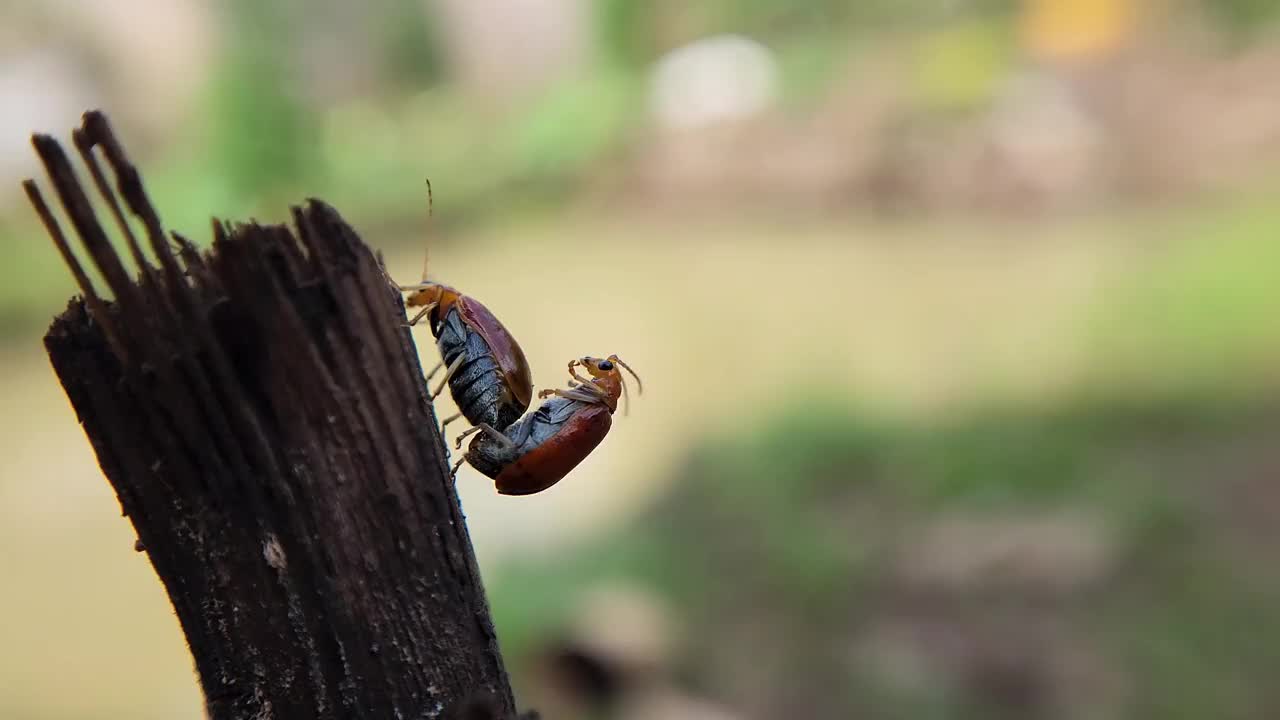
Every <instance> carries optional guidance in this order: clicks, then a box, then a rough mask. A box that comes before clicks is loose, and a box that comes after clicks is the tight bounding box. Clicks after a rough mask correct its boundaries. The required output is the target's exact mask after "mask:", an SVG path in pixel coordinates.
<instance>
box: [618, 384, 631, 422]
mask: <svg viewBox="0 0 1280 720" xmlns="http://www.w3.org/2000/svg"><path fill="white" fill-rule="evenodd" d="M618 383H619V384H620V385H622V415H623V416H624V417H625V416H627V415H630V414H631V396H629V395H627V379H626V378H624V377H623V376H621V375H619V376H618Z"/></svg>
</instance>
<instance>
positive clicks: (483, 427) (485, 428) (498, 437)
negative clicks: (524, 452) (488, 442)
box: [453, 423, 516, 450]
mask: <svg viewBox="0 0 1280 720" xmlns="http://www.w3.org/2000/svg"><path fill="white" fill-rule="evenodd" d="M478 432H483V433H484V434H486V435H488V436H489V437H491V438H493V439H494V441H495V442H497V443H498V444H500V445H502V447H503V449H504V450H510V449H512V448H514V447H515V446H516V444H515V443H514V442H512V441H511V438H509V437H507V436H506V435H503V434H502V433H500V432H498V431H497V430H494V429H493V426H491V425H489V423H480V424H479V425H475V426H473V427H469V428H467V429H466V430H463V431H462V432H461V433H459V434H458V439H457V441H456V442H455V443H454V445H453V446H454V447H455V448H460V447H462V439H463V438H465V437H466V436H468V435H470V434H472V433H478Z"/></svg>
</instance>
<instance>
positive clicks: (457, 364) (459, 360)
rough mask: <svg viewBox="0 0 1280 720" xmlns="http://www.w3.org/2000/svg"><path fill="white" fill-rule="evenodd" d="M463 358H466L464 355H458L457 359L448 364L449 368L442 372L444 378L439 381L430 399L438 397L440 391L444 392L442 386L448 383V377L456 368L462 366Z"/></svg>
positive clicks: (451, 375) (456, 370)
mask: <svg viewBox="0 0 1280 720" xmlns="http://www.w3.org/2000/svg"><path fill="white" fill-rule="evenodd" d="M464 358H466V355H458V357H457V359H455V360H454V361H453V363H452V364H451V365H449V369H448V370H446V371H445V373H444V379H443V380H441V381H440V384H439V385H438V386H437V387H436V391H435V392H433V393H431V399H432V400H435V399H436V398H438V397H440V393H442V392H444V386H445V385H448V384H449V378H451V377H453V374H454V373H456V372H458V368H460V367H462V360H463V359H464Z"/></svg>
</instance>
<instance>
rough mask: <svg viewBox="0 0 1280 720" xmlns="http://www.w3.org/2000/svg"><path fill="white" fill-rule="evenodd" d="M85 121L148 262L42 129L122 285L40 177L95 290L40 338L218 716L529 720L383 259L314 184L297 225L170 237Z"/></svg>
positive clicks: (105, 135) (67, 205)
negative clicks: (103, 215)
mask: <svg viewBox="0 0 1280 720" xmlns="http://www.w3.org/2000/svg"><path fill="white" fill-rule="evenodd" d="M73 139H74V141H75V145H76V147H77V149H78V150H79V152H80V155H81V157H82V158H83V160H84V162H85V163H86V165H87V166H88V169H89V171H90V173H91V176H92V177H93V179H94V183H95V185H96V186H97V188H98V190H99V192H100V193H101V194H102V196H103V198H104V199H105V201H106V204H107V207H108V208H109V209H110V211H111V213H112V215H114V217H115V221H116V224H117V225H118V227H119V228H120V232H121V234H122V235H123V240H124V244H125V245H126V246H127V247H128V249H129V255H130V256H131V262H132V264H133V265H135V266H136V268H135V270H136V271H137V275H136V278H133V277H131V276H130V271H129V270H127V269H126V264H125V262H124V261H123V260H122V259H121V257H120V256H119V255H117V253H116V251H115V249H114V247H113V245H112V243H111V241H110V240H109V238H108V235H107V231H106V230H105V229H104V228H103V226H102V225H101V224H100V223H99V221H98V219H97V217H96V215H95V212H94V210H93V207H92V205H91V203H90V199H89V196H88V195H87V194H86V192H85V191H84V189H83V188H82V187H81V185H80V184H79V182H78V180H77V178H76V174H75V171H74V170H73V168H72V166H71V163H70V161H69V160H68V158H67V155H66V154H65V153H64V151H63V149H62V147H61V146H60V145H59V144H58V142H57V141H55V140H54V139H53V138H51V137H49V136H46V135H35V136H33V139H32V141H33V144H34V145H35V148H36V151H37V153H38V154H39V155H40V158H41V159H42V160H43V162H44V165H45V167H46V169H47V170H48V174H49V178H50V180H51V182H52V184H53V187H54V189H55V190H56V192H57V195H58V198H59V200H60V201H61V204H62V206H63V208H64V209H65V211H66V213H67V215H68V216H69V217H70V219H71V223H72V225H73V226H74V228H75V231H76V234H77V235H78V236H79V238H80V240H81V242H82V244H83V245H84V249H85V250H86V251H87V253H88V255H89V257H90V258H91V260H92V264H93V265H94V266H96V268H97V270H98V273H100V276H101V278H102V281H104V282H105V285H106V288H107V289H108V290H109V292H110V296H111V298H112V299H108V298H107V296H106V294H105V293H103V292H102V291H100V290H99V289H98V287H97V286H96V285H95V283H94V281H93V279H91V277H90V274H89V272H88V271H87V270H86V269H85V266H84V265H82V264H81V263H80V261H79V260H78V259H77V257H76V254H75V252H74V251H73V249H72V247H71V245H70V243H69V241H68V240H67V238H66V236H65V235H64V234H63V232H62V230H61V228H60V227H59V225H58V223H57V221H56V220H55V219H54V216H53V213H52V212H51V211H50V209H49V208H48V206H47V205H46V204H45V202H44V200H43V198H42V197H41V195H40V192H39V190H38V189H37V187H36V185H35V183H34V182H32V181H27V182H26V183H25V188H26V190H27V193H28V195H29V197H30V198H31V200H32V203H33V205H34V206H35V207H36V210H37V212H38V213H39V214H40V216H41V218H42V219H43V220H44V222H45V225H46V228H47V229H48V231H49V234H50V236H51V237H52V238H53V240H54V242H55V244H56V245H57V247H58V249H59V251H60V252H61V253H62V254H63V257H64V259H65V260H66V262H67V264H68V266H69V267H70V269H71V271H72V273H73V274H74V275H75V276H76V279H77V281H78V283H79V285H80V287H81V289H82V292H83V296H82V297H76V298H73V299H72V300H71V302H70V305H69V306H68V308H67V310H66V311H65V312H64V313H63V314H61V315H59V316H58V317H57V318H56V319H55V320H54V322H53V325H52V327H51V328H50V329H49V331H48V334H47V335H46V336H45V345H46V347H47V349H48V352H49V357H50V360H51V361H52V364H53V367H54V369H55V371H56V372H57V375H58V378H59V380H60V381H61V382H62V385H63V387H64V388H65V389H66V392H67V395H68V397H69V398H70V400H71V403H72V405H73V406H74V407H75V410H76V413H77V414H78V416H79V418H80V422H81V424H82V425H83V427H84V430H85V433H86V434H87V435H88V437H89V440H90V442H91V443H92V444H93V447H94V450H95V451H96V453H97V456H98V460H99V462H100V464H101V466H102V469H103V471H104V473H105V474H106V476H107V479H108V480H109V481H110V482H111V485H112V486H113V487H114V488H115V491H116V493H117V495H118V496H119V499H120V505H121V508H122V509H123V511H124V514H125V515H126V516H127V517H128V518H129V519H130V520H131V521H132V523H133V526H134V528H135V529H136V530H137V533H138V549H139V550H144V551H145V552H146V553H147V556H148V557H149V558H150V560H151V563H152V565H153V566H154V567H155V570H156V573H157V574H158V575H159V577H160V580H161V582H163V583H164V587H165V589H166V590H167V592H168V594H169V597H170V599H171V600H172V602H173V607H174V609H175V610H176V612H177V615H178V619H179V620H180V622H181V625H182V629H183V631H184V633H185V634H186V638H187V642H188V644H189V646H190V649H191V653H192V655H193V656H194V658H195V667H196V670H197V672H198V674H199V679H200V683H201V686H202V688H203V690H204V695H205V698H206V704H207V712H208V715H209V717H210V718H212V719H213V720H232V719H236V720H239V719H244V720H248V719H249V718H255V719H259V720H261V719H265V718H273V719H283V718H306V719H311V718H370V719H373V718H379V719H380V718H386V719H388V720H392V719H401V720H408V719H409V718H437V717H450V716H455V717H494V718H508V717H513V716H514V714H515V713H514V702H513V699H512V693H511V688H510V683H509V680H508V678H507V675H506V671H505V669H504V667H503V662H502V656H501V655H500V653H499V650H498V645H497V641H496V637H495V634H494V628H493V623H492V620H491V619H490V615H489V609H488V605H487V602H486V599H485V595H484V590H483V586H482V585H481V581H480V573H479V571H478V569H477V567H476V562H475V555H474V553H473V550H472V547H471V542H470V538H469V536H468V534H467V527H466V523H465V522H464V519H463V515H462V511H461V508H460V506H459V503H458V497H457V494H456V492H455V488H454V486H453V483H452V481H451V480H450V477H449V473H448V465H447V462H448V457H447V451H446V450H445V446H444V442H443V439H442V437H441V435H440V432H439V430H438V429H437V423H436V416H435V412H434V409H433V407H432V405H431V402H430V401H429V399H428V396H427V393H426V388H425V383H424V380H423V376H422V368H421V366H420V365H419V362H418V356H417V352H416V350H415V348H414V344H413V340H412V337H411V336H410V334H409V329H408V328H407V327H405V315H404V308H403V305H402V303H401V300H400V296H399V294H398V293H397V292H396V291H395V290H394V289H393V288H391V287H390V286H389V285H388V283H387V281H386V280H385V278H384V274H383V271H382V268H381V266H380V265H381V263H380V260H379V259H378V258H375V256H374V255H373V253H371V252H370V250H369V248H368V247H367V246H366V245H365V244H364V243H363V242H362V241H361V240H360V238H359V237H358V236H357V235H356V233H355V232H354V231H353V230H352V229H351V228H350V227H349V226H348V225H347V224H346V223H345V222H344V221H343V220H342V218H341V217H340V216H339V215H338V213H337V211H335V210H334V209H333V208H331V207H329V206H328V205H326V204H325V203H323V202H320V201H318V200H311V201H309V202H308V203H307V204H306V205H305V206H304V207H301V208H295V209H294V211H293V222H294V226H295V228H296V234H295V232H294V231H293V230H291V229H290V228H289V227H288V226H285V225H260V224H257V223H248V224H238V225H234V226H228V225H227V224H224V223H222V222H215V223H214V242H213V245H212V248H211V250H210V251H208V252H204V253H201V252H200V251H198V250H197V249H196V248H195V247H194V246H193V245H192V244H191V243H189V242H188V241H186V240H185V239H183V238H182V237H180V236H178V235H176V234H174V235H172V236H167V235H166V234H165V230H164V228H163V226H162V225H161V223H160V219H159V217H158V216H157V214H156V212H155V210H154V209H153V208H152V206H151V203H150V201H149V200H148V198H147V194H146V192H145V190H144V188H143V185H142V182H141V179H140V177H139V175H138V172H137V170H136V169H135V168H134V167H133V166H132V165H131V164H130V162H129V161H128V159H127V158H126V157H125V154H124V153H123V151H122V149H121V147H120V145H119V143H118V142H117V141H116V139H115V137H114V136H113V134H112V132H111V129H110V127H109V126H108V123H107V121H106V119H105V117H104V116H103V115H102V114H100V113H97V112H90V113H86V115H85V116H84V122H83V125H82V126H81V127H80V128H79V129H78V130H76V131H74V133H73ZM99 153H100V154H101V155H103V156H104V157H105V159H106V161H107V164H108V165H109V167H110V169H111V171H112V174H113V175H114V179H115V184H116V190H117V191H118V192H119V196H120V197H121V198H123V200H124V205H125V206H126V207H127V209H128V211H129V212H130V213H131V214H132V215H133V216H135V217H136V218H137V219H139V220H140V221H141V224H142V227H143V232H142V235H143V236H144V237H145V241H146V242H145V244H146V246H148V247H149V250H150V252H151V254H152V256H154V260H153V259H151V258H148V256H147V254H146V253H145V251H144V247H143V245H144V243H143V242H142V241H140V240H139V236H138V235H137V234H135V232H134V231H133V229H132V227H131V224H130V221H129V219H128V218H127V216H126V214H125V212H124V210H123V209H122V208H121V206H120V203H119V200H118V199H117V197H116V194H115V192H113V190H112V188H111V185H110V183H109V182H108V179H107V177H106V175H105V173H104V172H103V171H102V169H101V166H100V164H99V162H98V159H97V157H98V155H99ZM121 550H122V551H126V550H127V548H122V549H121ZM86 602H92V599H91V598H86Z"/></svg>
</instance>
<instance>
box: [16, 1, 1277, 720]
mask: <svg viewBox="0 0 1280 720" xmlns="http://www.w3.org/2000/svg"><path fill="white" fill-rule="evenodd" d="M1275 20H1280V3H1277V2H1275V0H1164V1H1156V0H1148V1H1146V2H1143V1H1142V0H1021V1H1019V0H863V1H861V2H857V1H853V0H844V1H841V0H709V1H707V2H698V3H688V2H683V1H681V0H649V1H646V2H642V1H641V0H518V1H517V0H382V1H381V2H370V3H368V4H366V5H364V6H359V5H357V4H355V3H349V2H343V1H339V0H306V1H305V2H304V1H303V0H296V1H294V2H287V1H286V2H274V3H273V2H256V1H254V0H222V1H221V2H216V1H214V0H96V1H95V2H93V3H84V2H77V1H76V0H6V1H5V2H4V3H3V7H0V397H3V399H4V411H3V413H2V414H0V425H2V430H3V431H2V432H0V588H2V591H0V648H3V650H2V651H0V717H3V718H10V719H13V720H46V719H48V720H52V719H63V718H77V719H79V718H84V719H86V720H90V719H98V718H133V719H138V720H149V719H156V720H160V719H164V720H174V719H182V718H191V719H195V718H200V717H201V714H202V711H201V702H200V696H199V692H198V689H197V685H196V682H195V678H194V677H193V674H192V669H191V664H190V660H189V658H188V655H187V652H186V650H185V647H184V644H183V640H182V636H181V633H180V631H179V628H178V625H177V623H176V621H175V619H174V617H173V614H172V611H171V609H170V607H169V605H168V601H167V599H166V597H165V595H164V593H163V590H162V588H161V586H160V584H159V583H158V582H157V581H156V578H155V576H154V573H153V572H152V570H151V568H150V566H149V565H148V563H147V560H146V556H145V555H143V554H138V553H135V552H134V551H133V550H132V544H133V540H134V535H133V532H132V530H131V528H130V526H129V524H128V522H127V520H125V519H122V518H121V517H120V514H119V506H118V504H117V502H116V500H115V498H114V497H113V495H112V493H111V491H110V488H109V487H108V485H107V483H106V482H105V481H104V479H103V478H102V476H101V473H100V471H99V470H98V467H97V464H96V461H95V459H94V457H93V455H92V453H91V451H90V448H89V446H88V444H87V442H86V441H85V438H84V436H83V434H82V433H81V431H80V429H79V428H78V427H77V425H76V422H75V417H74V415H73V413H72V412H71V410H70V408H69V406H68V403H67V401H66V399H65V396H64V395H63V393H62V391H61V389H60V387H59V386H58V384H57V382H56V380H55V378H54V376H53V374H52V372H51V370H50V368H49V366H48V364H47V361H46V359H45V357H44V354H43V351H42V347H41V344H40V337H41V334H42V332H43V330H44V328H45V327H47V324H48V322H49V320H50V319H51V317H52V315H53V314H55V313H56V312H58V311H60V310H61V309H62V308H63V307H64V305H65V302H66V299H67V298H68V297H69V296H70V295H72V294H73V292H74V288H73V284H72V281H71V279H70V277H69V274H68V273H67V272H66V270H65V269H64V268H63V267H62V265H61V263H60V261H59V258H58V257H57V254H56V252H55V251H54V249H53V248H52V246H51V245H50V243H49V242H48V240H47V239H46V237H45V235H44V233H43V231H42V230H40V229H39V228H38V226H37V223H36V222H35V218H34V215H33V213H31V211H30V209H29V208H28V207H27V206H26V203H25V201H24V199H23V198H22V197H21V193H20V191H19V182H20V181H21V179H22V178H24V177H27V176H29V175H30V176H37V177H39V175H37V171H38V167H37V166H36V164H35V157H34V154H33V153H32V152H31V150H30V146H29V145H28V137H29V133H31V132H32V131H37V130H39V131H48V132H53V133H55V134H57V135H59V136H65V134H66V132H67V131H68V130H69V129H70V128H71V127H73V126H74V125H76V124H77V123H78V121H79V115H80V113H81V112H82V111H83V110H85V109H87V108H91V107H100V108H102V109H104V110H105V111H106V112H107V113H108V114H109V116H110V117H111V118H112V120H113V122H114V124H115V125H116V127H117V130H118V131H119V132H120V134H121V135H122V136H123V138H124V140H125V143H126V146H127V147H128V149H129V150H130V151H131V152H132V154H133V155H134V159H135V160H136V161H137V162H138V163H139V165H140V166H141V167H142V169H143V172H144V176H145V177H146V179H147V181H148V184H149V187H150V189H151V192H152V195H153V197H154V199H156V201H157V204H158V206H159V208H160V210H161V213H162V216H163V217H164V219H165V221H166V223H167V225H169V226H170V227H172V228H174V229H177V230H179V231H182V232H184V233H186V234H187V235H189V236H192V237H195V238H197V239H200V240H203V241H205V242H207V241H208V238H207V237H205V236H206V233H207V231H206V228H207V227H208V221H209V217H210V216H211V215H217V216H219V217H224V218H230V219H245V218H248V217H256V218H258V219H260V220H264V221H284V220H285V219H286V218H287V217H288V207H289V204H290V203H296V202H300V201H301V200H303V199H304V198H306V197H308V196H318V197H322V198H324V199H325V200H327V201H328V202H330V203H331V204H333V205H335V206H336V207H337V208H339V209H340V211H341V212H343V213H344V215H346V216H347V217H348V219H349V220H350V221H351V222H352V223H353V224H354V225H355V226H356V227H357V228H358V230H359V231H360V232H361V233H362V235H363V237H364V238H365V239H366V240H367V241H368V242H370V243H371V244H372V245H374V246H375V247H377V248H379V249H381V250H383V251H384V252H385V253H386V255H387V257H388V260H389V264H390V266H391V269H392V271H393V273H394V274H395V275H396V276H397V277H398V278H399V279H401V280H403V281H405V282H410V281H412V280H415V279H416V278H417V277H418V276H419V274H420V272H421V261H422V256H423V251H424V248H425V247H426V244H427V243H428V242H429V243H430V247H431V272H432V275H433V276H434V277H436V278H438V279H440V280H442V281H445V282H448V283H450V284H453V285H456V286H458V287H460V288H463V289H465V291H467V292H468V293H469V294H471V295H473V296H475V297H477V298H479V299H481V300H482V301H483V302H485V303H486V304H487V305H488V306H489V307H490V308H491V309H492V310H493V311H494V312H495V313H496V314H498V315H499V316H500V317H501V318H502V319H503V321H504V322H505V323H506V324H507V326H508V327H510V328H511V329H512V331H513V332H514V333H515V334H516V336H517V337H518V338H519V339H520V342H521V343H522V344H523V346H524V348H525V350H526V351H527V353H528V355H529V357H530V359H531V361H532V364H533V369H534V379H535V383H536V385H537V386H538V387H550V386H560V385H562V384H563V381H564V380H565V379H566V376H565V374H564V366H565V363H566V362H567V361H568V360H569V359H570V358H572V357H576V356H580V355H583V354H593V355H603V354H608V353H618V354H619V355H621V356H622V358H623V359H625V360H627V361H628V362H629V363H630V364H631V365H632V366H633V367H634V368H635V369H636V370H637V371H638V372H639V373H640V374H641V376H642V377H643V379H644V380H645V391H646V392H645V394H644V395H643V396H642V397H633V398H632V404H631V412H630V415H629V416H627V417H625V418H623V417H619V418H618V421H617V422H615V425H614V429H613V431H612V433H611V434H610V436H609V437H608V439H607V440H606V441H605V443H604V445H603V446H601V448H600V449H599V450H598V451H597V452H596V453H595V454H593V455H592V456H591V457H590V458H589V459H588V460H587V461H586V462H585V463H584V464H583V465H582V466H580V467H579V469H578V470H576V471H575V472H574V473H573V474H572V475H571V476H570V477H568V478H567V479H566V480H564V481H563V482H562V483H560V484H559V485H557V486H556V487H554V488H553V489H552V490H550V491H548V492H546V493H543V494H541V495H537V496H533V497H528V498H515V499H512V498H499V497H497V496H496V495H495V494H494V493H493V491H492V486H491V485H490V484H489V483H488V482H487V481H486V480H485V479H484V478H482V477H481V476H479V475H478V474H477V473H475V472H474V471H471V470H464V471H463V472H462V474H461V475H460V477H459V484H460V491H461V493H462V496H463V503H464V507H465V510H466V511H467V514H468V517H469V522H470V525H471V529H472V533H473V537H474V541H475V544H476V546H477V550H478V552H479V554H480V561H481V566H482V568H483V572H484V574H485V578H486V584H487V586H488V589H489V593H490V600H491V602H492V604H493V607H494V612H495V616H496V620H497V624H498V629H499V634H500V637H501V640H502V643H503V646H504V650H505V652H506V655H507V658H508V661H509V664H510V667H511V670H512V672H513V676H514V679H515V682H516V683H517V685H518V687H519V694H520V701H521V705H522V706H524V707H536V708H540V709H541V710H542V711H543V712H544V717H547V718H549V719H552V720H567V719H572V718H587V717H591V718H602V717H604V718H659V719H670V720H686V719H687V720H693V719H695V718H697V719H705V720H710V719H711V718H725V719H727V718H781V717H796V718H801V717H802V718H813V719H821V718H855V717H857V718H886V719H896V718H903V719H916V718H921V719H939V720H941V719H944V718H945V719H950V718H957V719H963V718H983V719H988V718H1024V719H1038V718H1052V719H1059V718H1061V719H1077V718H1079V719H1086V718H1087V719H1089V720H1098V719H1101V720H1107V719H1112V718H1115V719H1120V718H1152V719H1156V718H1158V719H1160V720H1180V719H1186V720H1203V719H1205V718H1215V719H1222V720H1229V719H1237V718H1238V719H1242V720H1244V719H1248V720H1253V719H1258V720H1262V719H1268V718H1276V717H1280V685H1278V684H1277V683H1276V682H1275V672H1276V668H1277V667H1280V562H1277V548H1280V484H1278V483H1280V444H1278V443H1277V440H1280V437H1278V436H1280V430H1278V428H1280V424H1278V423H1277V420H1278V419H1280V402H1278V401H1280V394H1277V390H1278V389H1280V362H1278V361H1280V284H1277V283H1276V282H1275V280H1276V278H1277V277H1280V205H1278V201H1280V81H1278V80H1277V78H1280V23H1276V22H1274V21H1275ZM426 177H430V178H431V179H432V181H433V185H434V188H435V214H434V217H433V218H432V219H431V221H430V222H429V223H428V220H427V207H426V201H425V192H424V190H425V187H424V182H423V180H424V178H426ZM420 335H421V338H420V340H419V342H420V346H421V352H422V354H423V358H424V363H425V364H427V366H428V367H429V366H430V365H432V364H434V362H435V359H436V357H435V350H434V348H433V347H432V345H431V344H430V342H429V341H428V340H427V335H426V333H425V331H423V332H422V333H420ZM440 402H441V409H440V414H441V415H442V416H443V415H445V414H448V413H449V412H451V405H450V401H448V400H447V399H442V400H441V401H440Z"/></svg>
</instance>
